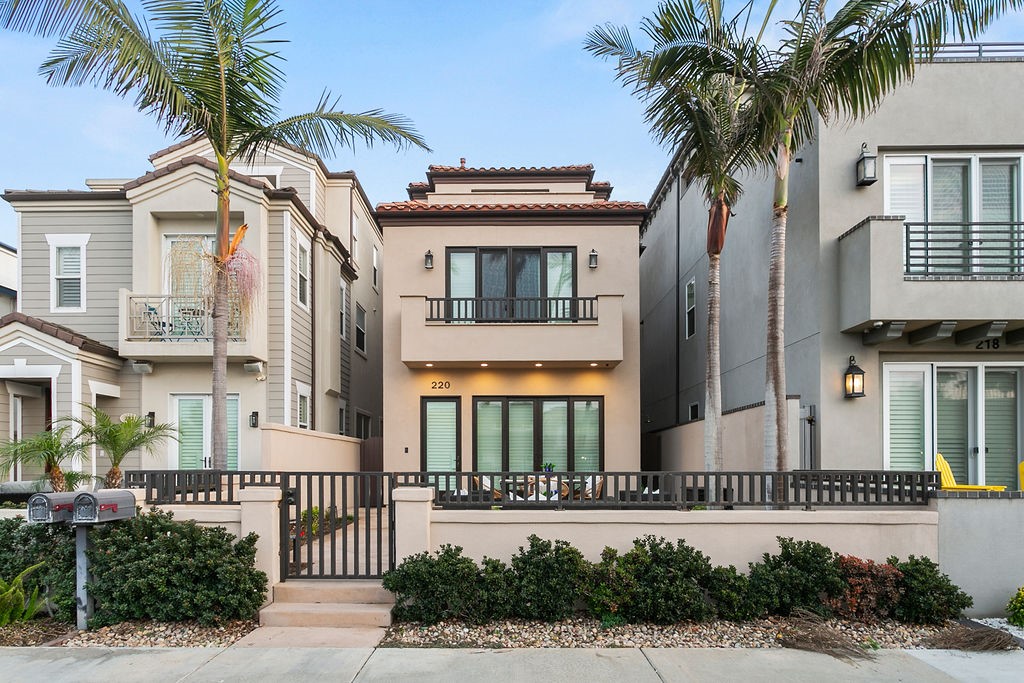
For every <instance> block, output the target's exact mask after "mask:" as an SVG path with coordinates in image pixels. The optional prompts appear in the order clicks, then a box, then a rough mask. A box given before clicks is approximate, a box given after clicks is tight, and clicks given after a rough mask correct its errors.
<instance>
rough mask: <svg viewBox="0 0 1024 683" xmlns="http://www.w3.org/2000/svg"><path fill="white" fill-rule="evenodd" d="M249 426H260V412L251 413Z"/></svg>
mask: <svg viewBox="0 0 1024 683" xmlns="http://www.w3.org/2000/svg"><path fill="white" fill-rule="evenodd" d="M249 426H250V427H254V428H255V427H259V426H260V414H259V412H258V411H255V410H254V411H252V412H251V413H249Z"/></svg>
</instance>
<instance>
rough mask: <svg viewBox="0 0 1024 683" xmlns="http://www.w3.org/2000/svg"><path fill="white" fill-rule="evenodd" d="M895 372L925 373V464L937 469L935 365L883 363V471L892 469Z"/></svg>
mask: <svg viewBox="0 0 1024 683" xmlns="http://www.w3.org/2000/svg"><path fill="white" fill-rule="evenodd" d="M893 371H899V372H908V371H916V372H923V373H924V464H925V467H935V463H934V460H935V453H934V452H933V451H934V450H935V439H934V426H935V409H934V399H935V386H934V385H935V365H934V364H933V363H882V469H886V470H888V469H890V467H891V462H892V461H891V459H890V454H889V437H890V434H889V417H890V416H889V390H890V388H891V387H892V380H891V379H890V377H891V375H892V373H893Z"/></svg>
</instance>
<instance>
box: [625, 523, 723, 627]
mask: <svg viewBox="0 0 1024 683" xmlns="http://www.w3.org/2000/svg"><path fill="white" fill-rule="evenodd" d="M620 562H621V565H622V568H623V571H624V572H625V573H626V574H627V575H628V576H629V577H631V581H630V582H631V584H632V585H631V590H630V595H629V597H628V599H627V600H626V601H625V602H624V604H623V606H622V610H621V612H622V616H623V618H625V619H626V620H627V621H631V622H642V621H649V622H653V623H655V624H672V623H675V622H677V621H704V620H706V619H710V618H712V617H713V616H714V614H715V611H714V607H713V606H712V604H711V602H710V601H709V600H708V597H707V595H706V594H705V586H706V585H707V584H708V583H709V578H710V576H711V561H710V560H708V558H707V556H706V555H704V553H702V552H700V551H699V550H697V549H695V548H692V547H690V546H688V545H686V543H685V542H683V541H681V540H680V541H676V543H675V545H673V544H672V543H671V542H670V541H666V540H665V539H664V538H655V537H654V536H644V537H642V538H638V539H636V540H634V541H633V547H632V549H630V551H629V552H627V553H626V554H624V555H622V557H621V561H620Z"/></svg>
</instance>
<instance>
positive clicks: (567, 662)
mask: <svg viewBox="0 0 1024 683" xmlns="http://www.w3.org/2000/svg"><path fill="white" fill-rule="evenodd" d="M1021 671H1024V651H1017V652H1000V653H982V654H972V653H964V652H955V651H948V650H913V651H901V650H882V651H879V652H877V653H875V656H874V658H872V659H871V660H865V661H860V662H856V663H848V662H843V661H840V660H837V659H833V658H831V657H828V656H825V655H821V654H815V653H810V652H802V651H798V650H726V649H715V650H699V649H564V650H557V649H519V650H472V649H460V650H448V649H401V650H397V649H372V648H346V649H341V648H323V647H321V648H260V647H231V648H148V649H144V648H139V649H127V648H81V649H70V648H0V672H2V673H0V679H2V680H3V681H10V682H11V683H20V682H21V681H25V682H31V681H46V682H47V683H64V682H67V683H93V682H95V683H110V682H112V681H116V682H117V683H134V682H135V681H138V682H139V683H143V682H145V683H164V682H166V683H177V682H179V681H187V682H189V683H193V682H199V681H211V682H212V681H254V680H263V681H278V680H299V681H307V680H324V681H345V682H363V681H406V680H412V681H416V683H428V682H430V681H445V682H448V681H459V680H481V681H489V682H499V681H522V682H523V683H534V682H535V681H538V680H553V681H581V682H582V681H586V682H587V683H590V682H591V681H629V682H630V683H647V682H648V681H649V682H651V683H660V682H662V681H722V680H740V681H744V682H745V683H746V682H751V683H753V682H756V681H792V682H794V683H798V682H801V681H807V682H808V683H810V682H814V683H818V682H819V681H878V680H889V681H914V682H915V683H916V682H925V681H1019V680H1020V672H1021Z"/></svg>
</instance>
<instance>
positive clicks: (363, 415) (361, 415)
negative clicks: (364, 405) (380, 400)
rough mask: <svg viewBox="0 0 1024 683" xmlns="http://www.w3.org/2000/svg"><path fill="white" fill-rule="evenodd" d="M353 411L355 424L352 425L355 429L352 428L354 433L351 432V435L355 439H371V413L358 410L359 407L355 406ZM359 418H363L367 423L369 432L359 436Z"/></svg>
mask: <svg viewBox="0 0 1024 683" xmlns="http://www.w3.org/2000/svg"><path fill="white" fill-rule="evenodd" d="M355 413H356V421H355V424H354V425H353V427H355V430H354V431H355V434H353V436H355V438H357V439H371V438H373V415H371V414H370V413H368V412H366V411H365V410H360V409H359V408H356V411H355ZM360 419H365V420H366V424H367V425H369V430H370V432H369V434H368V435H367V436H359V420H360Z"/></svg>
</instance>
